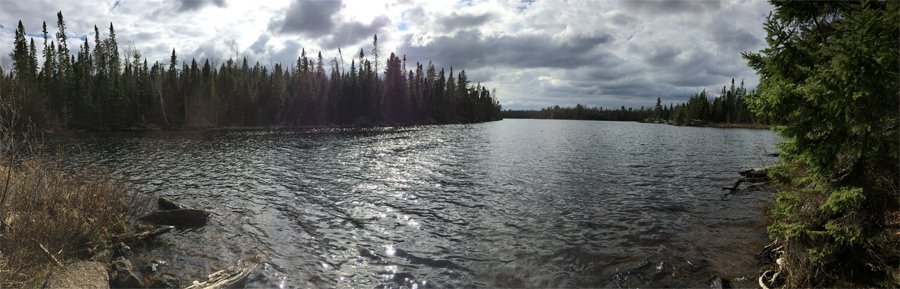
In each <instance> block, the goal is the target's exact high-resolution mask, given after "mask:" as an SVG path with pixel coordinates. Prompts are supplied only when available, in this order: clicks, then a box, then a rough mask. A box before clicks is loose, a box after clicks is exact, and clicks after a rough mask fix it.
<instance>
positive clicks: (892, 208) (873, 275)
mask: <svg viewBox="0 0 900 289" xmlns="http://www.w3.org/2000/svg"><path fill="white" fill-rule="evenodd" d="M883 165H884V164H883ZM887 165H889V164H887ZM875 167H878V166H873V167H872V169H869V170H866V174H863V175H860V176H859V179H858V180H856V181H854V182H853V183H856V184H863V186H861V187H854V186H844V185H842V182H841V181H835V180H817V179H815V178H813V177H812V176H810V174H809V173H808V170H807V169H808V166H807V165H806V164H805V163H804V162H802V161H785V162H783V163H782V164H780V165H778V166H776V167H774V168H772V169H771V170H770V171H769V176H770V177H771V178H772V180H773V181H774V183H775V184H776V186H777V187H778V189H779V191H778V192H777V193H776V194H775V202H774V203H772V204H771V206H770V207H769V209H768V210H765V213H766V214H767V216H768V218H769V220H768V221H767V222H768V223H769V224H770V226H769V227H768V228H767V230H768V232H769V236H770V237H771V238H773V239H776V240H778V242H779V243H781V244H780V245H783V246H784V247H783V248H784V249H783V250H782V255H781V257H782V264H781V266H780V267H781V268H780V270H782V271H783V272H784V273H786V274H783V275H782V276H787V278H786V279H785V280H784V282H782V286H783V287H786V288H811V287H893V288H896V287H898V286H900V272H898V271H900V270H898V264H900V249H898V245H900V242H898V229H900V214H898V193H897V192H898V191H897V186H896V183H897V180H895V179H892V178H890V174H892V173H893V172H896V170H892V169H887V170H880V171H879V170H877V169H875ZM882 168H884V167H882ZM842 181H843V180H842Z"/></svg>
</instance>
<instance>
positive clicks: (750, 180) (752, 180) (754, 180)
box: [722, 177, 769, 192]
mask: <svg viewBox="0 0 900 289" xmlns="http://www.w3.org/2000/svg"><path fill="white" fill-rule="evenodd" d="M767 181H769V178H768V177H758V178H740V179H737V181H734V184H733V185H731V187H722V190H723V191H724V190H729V191H732V192H734V191H736V190H737V189H738V186H740V185H741V183H743V182H748V183H763V182H767Z"/></svg>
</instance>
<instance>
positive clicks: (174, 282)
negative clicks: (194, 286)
mask: <svg viewBox="0 0 900 289" xmlns="http://www.w3.org/2000/svg"><path fill="white" fill-rule="evenodd" d="M150 288H181V286H180V283H179V282H178V278H175V277H172V276H169V275H162V276H159V279H156V281H153V284H150Z"/></svg>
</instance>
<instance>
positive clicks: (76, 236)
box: [0, 123, 152, 288]
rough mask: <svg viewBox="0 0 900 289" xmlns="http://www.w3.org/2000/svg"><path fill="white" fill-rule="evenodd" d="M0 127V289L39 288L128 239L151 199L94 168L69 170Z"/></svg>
mask: <svg viewBox="0 0 900 289" xmlns="http://www.w3.org/2000/svg"><path fill="white" fill-rule="evenodd" d="M3 124H4V125H2V126H0V132H2V140H3V149H2V151H3V153H4V154H3V155H2V157H0V162H2V166H0V250H2V251H0V287H3V288H8V287H39V286H41V285H42V284H43V282H44V280H45V279H46V277H47V273H48V272H49V271H50V270H51V269H53V268H54V267H55V266H60V265H65V264H67V263H69V262H71V261H73V260H75V259H78V258H87V257H90V255H92V254H93V253H94V252H95V251H96V250H98V249H100V248H104V247H106V246H107V245H108V244H110V243H112V242H118V241H122V240H126V239H129V238H128V236H130V235H131V234H133V232H134V231H135V230H134V229H135V226H134V224H136V222H133V221H132V220H136V216H139V215H142V214H144V213H146V212H145V211H146V210H147V209H149V208H151V206H150V201H151V200H152V199H151V198H150V197H149V196H145V195H142V194H139V193H137V192H135V191H134V190H132V189H131V188H130V187H129V186H128V184H127V183H126V182H125V181H123V180H122V179H121V178H119V177H117V176H115V175H112V174H110V173H109V172H107V171H104V170H102V169H99V168H89V169H85V170H81V171H76V170H67V169H65V167H64V165H63V164H62V163H61V162H60V161H59V160H52V159H51V158H49V157H47V156H44V155H41V154H39V153H35V152H37V151H40V150H39V149H36V148H35V146H33V145H30V144H34V143H37V142H35V141H28V140H29V139H32V138H30V137H29V135H28V134H17V133H15V132H13V131H12V130H10V129H8V128H9V127H13V126H11V125H6V124H8V123H3ZM22 140H25V141H22ZM25 149H28V150H30V153H29V154H28V155H23V154H22V153H23V151H24V150H25Z"/></svg>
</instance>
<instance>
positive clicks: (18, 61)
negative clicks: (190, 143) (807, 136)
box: [0, 12, 501, 130]
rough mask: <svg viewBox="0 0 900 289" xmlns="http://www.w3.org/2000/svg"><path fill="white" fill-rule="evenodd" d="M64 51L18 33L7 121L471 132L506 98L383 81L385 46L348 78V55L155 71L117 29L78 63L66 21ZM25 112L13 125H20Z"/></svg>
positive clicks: (397, 68)
mask: <svg viewBox="0 0 900 289" xmlns="http://www.w3.org/2000/svg"><path fill="white" fill-rule="evenodd" d="M57 18H58V19H57V28H58V32H57V33H56V35H55V36H56V37H55V40H54V39H49V38H48V36H49V34H48V32H47V24H46V22H45V23H44V27H43V31H42V32H43V36H44V43H43V50H42V52H40V53H42V55H43V63H42V64H39V63H38V51H37V50H36V46H35V43H34V40H33V39H32V40H31V42H30V43H27V42H26V34H25V28H24V26H23V25H22V22H21V21H19V25H18V28H17V29H16V36H15V42H14V44H15V45H14V50H13V52H12V53H10V56H11V58H12V60H13V68H12V71H9V72H7V73H4V72H3V70H2V68H0V76H2V77H0V94H2V96H3V97H2V100H0V102H2V105H3V106H4V109H3V110H2V111H0V114H2V117H4V118H13V117H15V118H17V121H16V123H19V124H31V125H33V126H35V127H37V128H40V129H50V130H52V129H60V130H110V129H129V128H134V127H153V126H156V127H162V128H185V127H188V128H190V127H195V128H203V127H220V126H324V125H341V126H348V125H358V126H368V125H379V124H386V125H396V124H417V123H467V122H483V121H491V120H499V119H500V117H501V116H500V110H501V109H500V104H499V102H498V101H497V99H496V97H495V92H492V91H489V90H488V89H487V88H486V87H484V86H481V85H480V84H476V85H472V84H471V82H470V81H469V79H468V78H467V77H466V72H465V70H461V71H459V72H458V73H457V74H456V75H454V72H453V68H452V67H451V68H450V71H449V73H446V72H445V71H444V69H443V68H441V69H440V71H436V68H435V67H434V65H432V64H431V63H430V62H429V63H428V64H427V65H424V64H421V63H415V64H411V66H412V67H411V68H409V70H407V61H406V57H405V56H403V57H402V58H400V57H398V56H396V55H394V54H393V53H391V55H390V56H389V57H388V59H387V61H386V65H385V66H382V67H383V69H384V71H383V74H382V73H380V72H379V65H378V63H379V53H380V51H379V50H378V37H377V36H375V37H374V41H373V48H372V50H371V52H370V55H371V56H373V57H374V60H370V59H368V58H366V53H365V51H364V50H363V49H360V50H359V53H358V58H357V59H351V60H350V65H349V67H350V68H349V69H345V62H344V61H345V60H344V57H343V54H342V53H341V51H340V49H338V52H339V55H338V56H336V57H333V58H332V59H330V60H329V59H326V58H324V57H323V56H322V53H321V52H319V54H318V56H317V57H316V58H311V57H307V55H306V50H305V49H303V51H302V53H301V56H300V57H299V58H298V59H297V63H296V64H294V63H291V64H290V66H285V65H283V64H280V63H277V64H274V65H273V67H272V68H271V69H272V70H271V71H270V70H269V68H268V67H265V66H260V65H259V62H257V63H256V64H255V65H251V64H249V63H248V61H247V58H246V57H244V58H243V60H242V61H240V60H233V59H228V60H227V61H224V63H221V64H219V65H218V67H217V60H210V59H205V60H201V61H199V62H198V61H197V60H195V59H192V60H191V61H190V62H189V63H188V62H185V61H182V62H179V59H178V57H177V55H176V52H175V50H174V49H173V50H172V56H171V59H170V61H169V63H159V62H157V63H148V62H147V59H146V58H142V57H143V55H142V54H141V51H140V50H138V49H137V48H135V47H134V45H133V44H128V45H127V46H125V47H124V48H122V47H120V46H119V44H118V42H117V40H116V34H115V30H114V28H113V25H112V23H110V25H109V36H108V38H106V39H101V38H100V30H99V29H97V27H96V26H95V27H94V41H93V45H94V47H93V48H91V47H90V45H91V44H90V41H85V42H84V44H83V45H82V46H80V47H78V48H77V49H78V51H76V52H74V53H70V48H69V47H68V44H67V41H66V25H65V22H64V21H63V15H62V12H60V13H58V14H57ZM13 112H14V114H13Z"/></svg>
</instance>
